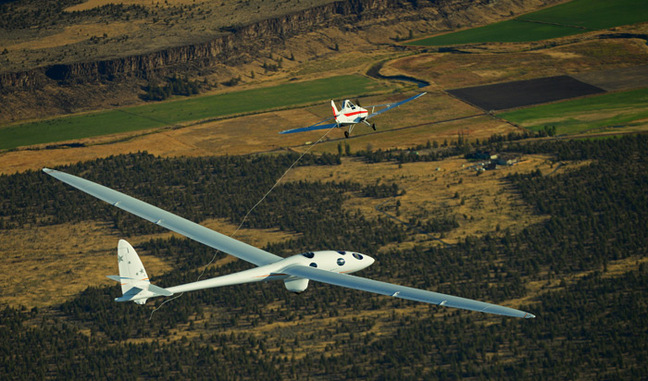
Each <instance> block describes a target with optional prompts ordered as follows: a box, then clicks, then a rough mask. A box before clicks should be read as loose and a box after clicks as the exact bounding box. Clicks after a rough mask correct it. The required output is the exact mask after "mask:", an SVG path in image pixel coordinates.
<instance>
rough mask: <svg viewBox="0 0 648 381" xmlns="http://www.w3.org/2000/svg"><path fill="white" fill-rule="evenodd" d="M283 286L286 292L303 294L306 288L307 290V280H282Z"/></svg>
mask: <svg viewBox="0 0 648 381" xmlns="http://www.w3.org/2000/svg"><path fill="white" fill-rule="evenodd" d="M284 284H285V285H286V289H287V290H288V291H292V292H296V293H300V292H304V291H305V290H306V288H308V279H306V278H298V279H290V280H288V279H287V280H284Z"/></svg>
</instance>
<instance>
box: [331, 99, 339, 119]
mask: <svg viewBox="0 0 648 381" xmlns="http://www.w3.org/2000/svg"><path fill="white" fill-rule="evenodd" d="M331 107H332V108H333V117H334V118H335V122H337V121H338V109H337V107H336V106H335V102H334V101H331Z"/></svg>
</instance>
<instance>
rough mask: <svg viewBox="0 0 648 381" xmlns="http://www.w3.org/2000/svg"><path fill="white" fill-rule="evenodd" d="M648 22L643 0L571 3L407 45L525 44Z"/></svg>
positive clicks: (580, 1)
mask: <svg viewBox="0 0 648 381" xmlns="http://www.w3.org/2000/svg"><path fill="white" fill-rule="evenodd" d="M644 21H648V3H647V2H645V1H642V0H619V1H614V2H611V1H606V0H574V1H571V2H567V3H565V4H561V5H557V6H554V7H550V8H547V9H543V10H540V11H536V12H532V13H529V14H526V15H523V16H519V17H516V18H514V19H512V20H507V21H503V22H499V23H495V24H490V25H487V26H483V27H479V28H472V29H467V30H463V31H459V32H454V33H448V34H444V35H440V36H434V37H430V38H426V39H422V40H417V41H412V42H409V43H408V45H423V46H444V45H455V44H468V43H485V42H527V41H539V40H546V39H552V38H558V37H564V36H569V35H574V34H579V33H584V32H587V31H591V30H600V29H607V28H612V27H616V26H620V25H627V24H634V23H638V22H644Z"/></svg>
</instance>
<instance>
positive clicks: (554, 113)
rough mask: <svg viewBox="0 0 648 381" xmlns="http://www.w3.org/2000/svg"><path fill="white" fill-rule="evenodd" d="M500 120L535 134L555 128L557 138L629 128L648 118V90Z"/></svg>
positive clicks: (551, 106)
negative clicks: (607, 129) (562, 135)
mask: <svg viewBox="0 0 648 381" xmlns="http://www.w3.org/2000/svg"><path fill="white" fill-rule="evenodd" d="M499 116H500V117H501V118H504V119H506V120H509V121H511V122H514V123H516V124H518V125H520V126H522V127H525V128H528V129H530V130H534V131H539V130H542V129H544V127H545V126H555V127H556V133H557V134H576V133H582V132H586V131H592V130H599V129H604V128H615V127H617V128H618V127H626V126H628V125H632V124H634V123H637V122H638V121H640V120H643V119H647V118H648V89H639V90H632V91H625V92H620V93H611V94H604V95H598V96H593V97H588V98H583V99H575V100H571V101H565V102H559V103H553V104H547V105H542V106H537V107H530V108H525V109H522V110H517V111H513V112H506V113H501V114H499Z"/></svg>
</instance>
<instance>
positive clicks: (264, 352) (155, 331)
mask: <svg viewBox="0 0 648 381" xmlns="http://www.w3.org/2000/svg"><path fill="white" fill-rule="evenodd" d="M488 144H489V143H484V144H482V145H481V146H479V147H475V149H481V150H487V149H489V146H488ZM492 144H497V142H496V143H492ZM645 147H648V138H647V137H646V136H643V135H638V136H629V137H623V138H612V139H604V140H578V141H559V140H553V141H540V142H533V143H528V144H523V143H522V142H513V143H511V144H508V145H505V146H502V147H501V148H502V149H503V150H507V151H510V152H516V153H520V154H525V153H528V154H531V153H545V154H549V155H552V157H554V159H555V160H556V161H557V162H559V161H569V160H587V161H588V162H589V164H587V165H584V166H581V167H579V168H578V169H575V170H572V171H570V172H567V173H559V174H542V173H541V172H539V171H534V172H531V173H527V174H519V175H511V176H509V177H508V178H507V179H506V181H507V182H509V184H510V186H511V187H513V188H514V189H515V190H516V191H517V192H519V193H520V195H521V197H522V199H523V200H524V201H525V202H526V203H527V204H528V205H530V206H531V207H532V208H533V209H534V211H535V213H538V214H543V215H548V216H549V217H550V218H549V219H547V220H546V221H545V222H542V223H540V224H537V225H533V226H529V227H527V228H525V229H523V230H522V231H521V232H519V233H513V232H511V231H501V232H492V233H490V234H487V235H485V236H483V237H468V238H466V239H465V240H463V241H461V242H459V243H458V244H457V245H453V246H448V247H428V246H427V245H422V244H417V243H416V242H414V243H413V244H412V245H408V246H404V247H399V248H396V246H393V245H390V244H391V243H397V242H400V241H404V240H407V239H408V238H409V236H410V234H412V233H413V232H411V231H407V230H404V228H403V227H402V226H401V225H396V224H394V223H392V222H390V221H386V220H383V219H378V218H367V217H366V216H363V215H362V214H360V213H359V212H355V211H349V210H345V209H344V208H343V206H342V205H343V202H344V201H345V199H346V197H348V196H347V195H348V192H356V194H357V195H360V196H361V195H363V194H364V195H365V196H366V195H368V194H376V195H378V194H381V191H378V190H373V191H370V192H365V191H364V190H363V187H364V186H362V185H360V184H356V183H353V182H337V183H336V182H331V183H319V182H316V181H315V182H311V181H308V182H306V181H304V182H295V183H289V184H284V185H282V186H280V187H278V188H277V193H274V192H273V197H268V199H267V200H266V202H265V203H264V204H262V206H260V207H259V210H258V214H256V213H255V214H254V215H251V216H250V219H249V220H248V222H247V223H248V226H250V227H274V228H279V229H283V230H285V231H298V232H300V233H301V235H300V236H298V237H296V238H294V239H290V240H287V241H284V242H281V243H275V244H271V245H268V246H267V247H266V248H265V249H267V250H269V251H272V252H276V253H279V254H281V255H289V254H294V253H298V252H301V251H306V250H314V249H318V248H339V249H347V250H357V251H360V252H365V253H367V254H370V255H373V256H375V257H377V263H376V264H374V265H373V266H371V267H369V268H367V269H365V270H363V272H362V275H363V276H367V277H371V278H375V279H380V280H383V281H391V282H395V283H399V284H404V285H409V286H413V287H420V288H426V289H431V290H436V291H439V292H445V293H450V294H455V295H460V296H464V297H469V298H475V299H480V300H486V301H491V302H496V303H507V301H510V300H524V301H523V302H521V303H519V302H518V303H517V304H515V305H514V306H515V307H518V308H521V309H525V310H528V311H531V312H533V313H534V314H536V315H537V318H536V319H532V320H522V319H521V320H517V319H509V318H502V317H493V316H489V315H483V314H477V313H470V312H465V311H458V310H452V309H442V308H439V307H436V306H421V305H420V304H417V303H414V302H408V301H402V300H399V299H396V298H387V297H383V296H377V295H371V294H367V293H361V292H356V291H351V290H345V289H342V288H339V287H332V286H327V285H323V284H317V283H314V282H311V285H310V286H309V289H308V290H307V291H306V292H305V293H303V294H301V295H294V294H291V293H289V292H288V291H286V290H285V288H284V287H283V285H282V284H281V283H277V284H272V283H271V284H252V285H246V286H242V287H224V288H219V289H214V290H206V291H200V292H195V293H188V294H185V295H183V296H182V297H181V298H179V299H177V300H175V301H173V302H172V304H170V305H169V306H165V308H162V309H160V310H159V311H157V312H155V314H154V315H153V318H152V319H151V320H148V319H149V317H150V313H151V309H152V308H153V307H152V305H158V304H159V303H160V302H161V300H158V301H156V302H153V303H152V305H147V306H137V305H134V304H132V303H131V304H121V303H114V302H112V298H114V297H116V296H117V295H118V294H119V290H118V287H115V286H112V287H91V288H88V289H87V290H85V291H84V292H83V293H81V294H80V295H78V296H77V297H75V298H73V299H71V300H69V301H68V302H66V303H63V304H62V305H60V306H57V307H55V308H54V309H53V310H51V311H50V312H48V311H38V310H19V309H11V308H5V309H4V310H3V311H2V313H1V315H0V316H2V318H1V319H0V337H2V340H0V354H1V356H2V357H1V358H2V360H1V361H0V377H1V378H64V377H65V378H70V377H72V378H81V377H83V378H104V379H105V378H113V379H114V378H125V379H130V378H138V377H139V378H142V377H150V378H161V379H167V378H176V379H177V378H189V377H190V378H196V379H203V378H204V379H207V378H215V379H232V378H237V379H259V378H267V379H304V378H326V379H359V378H362V379H406V380H407V379H422V378H424V379H462V378H473V379H492V378H498V379H520V378H538V379H556V378H559V379H574V378H580V379H583V378H587V379H640V378H641V377H643V375H645V374H646V373H647V372H648V368H647V367H648V366H647V365H646V364H648V361H646V359H647V357H648V344H647V343H648V337H647V336H648V332H647V331H646V330H645V327H646V326H648V324H647V323H648V321H646V319H648V317H647V316H648V314H647V312H648V311H647V309H648V304H646V303H645V297H644V296H645V293H646V291H648V290H647V287H648V269H647V268H646V265H645V264H641V261H642V260H643V259H644V258H645V257H646V255H647V254H648V253H647V249H646V245H645V242H647V241H648V240H647V238H648V237H646V234H648V232H647V231H646V226H648V224H647V223H646V221H647V218H648V199H647V197H648V196H647V194H646V192H645V189H646V185H648V175H647V174H648V160H646V159H647V157H646V155H648V152H647V151H646V149H645ZM337 157H338V159H339V156H337ZM291 160H294V158H293V157H291V156H290V155H287V156H284V155H276V156H274V155H273V156H259V157H227V158H219V159H214V158H209V159H207V158H202V159H160V158H156V157H153V156H151V155H148V154H137V155H125V156H115V157H112V158H108V159H103V160H97V161H93V162H87V163H80V164H78V165H75V166H70V167H68V168H66V169H65V170H66V171H69V172H71V173H75V174H79V175H81V176H84V177H87V178H90V179H93V180H96V181H99V182H101V183H104V184H106V185H108V186H111V187H117V188H120V189H122V190H127V191H128V193H130V194H133V195H134V196H136V197H142V198H144V199H146V200H147V201H150V202H154V203H156V204H161V203H162V202H164V203H165V205H166V203H169V205H170V206H171V209H172V211H174V212H176V213H178V212H182V213H186V214H187V215H190V216H192V217H195V219H196V220H198V221H200V220H202V219H204V218H210V217H212V216H221V217H225V218H230V219H231V220H235V221H237V222H238V218H240V215H241V213H245V212H247V208H248V207H249V203H248V201H249V200H247V199H251V200H256V198H257V197H258V196H259V194H260V192H262V190H263V189H267V188H265V187H267V186H271V185H272V184H273V183H274V182H273V181H274V178H276V177H274V178H273V176H278V175H280V174H281V173H283V172H282V171H283V170H284V169H285V168H287V166H288V165H290V163H291V162H292V161H291ZM318 160H320V157H317V156H314V157H312V158H308V159H307V160H306V161H305V162H304V163H303V165H323V163H321V162H318ZM327 160H329V159H327ZM333 161H335V160H333ZM326 163H328V161H326ZM326 165H329V164H326ZM333 165H337V164H335V163H334V164H333ZM265 172H269V173H270V174H267V175H266V174H264V173H265ZM35 176H36V174H34V173H26V174H19V175H13V176H0V190H1V193H0V194H1V195H2V197H1V198H0V200H6V199H7V197H8V198H10V200H11V203H16V204H19V207H17V208H16V209H12V207H11V206H10V205H9V203H6V202H4V201H3V204H2V209H0V210H2V213H3V216H2V220H3V221H4V223H5V224H7V226H13V225H14V224H16V223H18V222H17V221H21V218H25V219H27V220H28V221H31V223H33V224H39V223H40V224H49V223H56V221H59V218H60V217H58V213H59V212H61V213H63V214H66V213H72V211H74V208H73V207H72V206H70V207H69V208H70V212H66V210H67V209H66V208H67V207H66V206H65V204H64V203H63V204H61V205H58V204H57V206H56V207H54V206H53V205H45V206H44V205H43V203H50V202H52V201H51V198H68V197H70V198H72V199H73V198H74V197H76V196H74V194H75V193H77V194H78V193H80V192H78V191H69V190H66V189H65V187H60V184H58V185H57V183H56V182H54V181H49V180H48V179H46V178H47V176H44V175H43V174H38V176H37V177H35ZM130 178H138V179H139V180H138V181H137V182H135V183H133V182H129V181H128V180H125V179H130ZM187 178H189V179H191V180H190V181H187V180H186V179H187ZM221 178H222V179H223V180H222V182H220V181H221V180H219V179H221ZM230 182H233V183H235V184H236V185H233V186H232V187H231V188H230V186H229V185H228V184H226V183H230ZM248 183H249V184H248ZM155 184H157V185H159V184H164V188H163V189H162V190H156V189H154V188H155V186H154V185H155ZM51 187H52V188H54V190H51V189H48V188H51ZM391 187H392V185H388V186H387V188H386V189H383V191H386V190H388V189H390V188H391ZM396 188H398V185H397V184H396ZM216 189H217V190H218V191H215V190H216ZM31 192H33V193H35V194H36V195H34V196H30V195H29V193H31ZM398 192H399V191H398V189H396V191H395V193H394V192H391V193H390V192H387V193H382V195H385V196H389V197H392V196H393V195H394V194H398ZM23 194H24V200H20V198H21V196H23ZM185 195H187V196H185ZM309 195H310V197H309ZM84 197H85V196H84ZM184 197H189V198H187V199H185V198H184ZM208 198H223V199H226V200H227V202H222V203H221V202H218V201H215V200H207V199H208ZM39 199H40V201H39ZM44 200H47V201H44ZM73 200H74V199H73ZM246 200H247V201H246ZM89 202H90V198H87V199H77V200H76V203H77V204H79V205H82V204H85V203H89ZM201 202H202V203H203V204H202V205H205V206H208V207H210V208H213V209H210V210H216V211H217V212H211V211H204V210H202V209H204V207H202V205H201V204H200V203H201ZM186 203H189V204H190V205H186ZM39 204H40V205H39ZM223 204H231V205H229V206H227V205H223ZM38 205H39V206H40V209H43V208H44V209H45V212H41V211H39V210H40V209H39V207H38ZM191 205H201V206H200V207H197V208H194V207H191ZM5 207H6V208H7V209H5ZM59 207H60V208H61V209H57V208H59ZM80 207H81V208H84V207H83V206H80ZM97 208H101V207H100V206H96V205H95V206H93V207H92V208H89V209H88V210H84V209H81V211H78V212H77V214H81V216H80V217H76V218H77V219H78V220H79V221H81V220H84V219H88V218H91V219H97V218H104V217H103V215H104V214H103V213H104V211H102V210H100V209H97ZM21 213H24V214H26V215H27V216H26V217H20V214H21ZM34 213H35V214H37V215H38V217H30V216H29V215H30V214H34ZM212 213H213V214H212ZM68 218H74V217H73V216H71V215H70V216H69V217H68ZM111 218H112V217H111ZM120 218H123V219H125V218H127V217H120ZM60 221H65V219H64V218H60ZM130 224H131V221H126V220H124V221H122V222H121V223H120V224H115V228H116V229H125V231H129V232H132V233H130V234H141V233H139V232H146V231H148V230H147V229H148V228H146V227H141V226H140V227H134V228H133V227H128V226H126V225H130ZM35 226H38V225H35ZM130 229H132V230H130ZM349 246H353V247H349ZM384 247H392V248H391V249H388V250H385V251H383V252H382V254H380V255H376V254H375V253H376V252H377V251H378V249H379V248H384ZM137 249H138V250H142V251H143V252H145V253H150V254H153V255H155V256H158V257H161V258H163V259H164V260H165V261H168V263H170V264H171V265H172V267H173V270H172V271H170V272H169V273H168V274H164V275H160V274H156V275H154V277H153V279H152V281H153V282H154V283H156V284H160V285H163V286H165V285H172V284H177V283H180V282H186V281H193V280H195V279H196V277H197V275H198V272H197V270H196V269H197V268H199V267H200V266H202V265H204V264H206V263H207V262H208V261H209V260H210V259H211V257H212V256H213V255H214V251H213V250H211V249H209V248H205V247H204V246H203V245H199V244H196V243H194V242H192V241H189V240H186V239H178V238H171V239H168V240H160V239H157V240H152V241H150V242H147V243H145V244H143V245H142V246H141V247H138V248H137ZM219 255H223V254H219ZM621 259H624V260H626V261H627V262H626V265H627V269H626V271H625V272H623V273H620V274H619V273H612V272H610V271H609V265H610V263H612V262H613V261H617V260H621ZM249 267H250V265H249V264H246V263H243V262H242V261H235V262H232V263H229V264H227V265H224V266H222V267H219V268H218V269H210V270H208V272H207V274H205V276H216V275H222V274H226V273H229V272H233V271H240V270H243V269H245V268H249ZM532 282H533V283H532ZM532 284H533V285H534V286H533V289H531V285H532ZM367 312H370V313H367ZM282 323H287V324H293V325H290V327H291V328H290V329H279V328H274V329H273V328H271V327H275V326H277V327H278V326H280V324H282ZM258 328H263V329H261V330H258ZM82 332H84V333H82ZM88 332H89V333H88ZM178 332H185V333H191V335H186V336H185V337H184V338H182V339H176V338H177V333H178ZM62 338H65V339H62ZM129 339H144V342H143V343H138V344H133V343H130V342H128V341H127V340H129ZM320 343H321V344H322V345H321V346H319V345H318V344H320ZM324 343H325V344H324Z"/></svg>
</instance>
